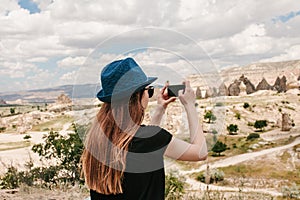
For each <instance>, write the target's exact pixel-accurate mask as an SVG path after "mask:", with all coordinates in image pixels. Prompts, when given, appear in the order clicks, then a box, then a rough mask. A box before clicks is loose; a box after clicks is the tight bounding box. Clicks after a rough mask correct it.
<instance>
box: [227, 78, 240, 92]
mask: <svg viewBox="0 0 300 200" xmlns="http://www.w3.org/2000/svg"><path fill="white" fill-rule="evenodd" d="M240 84H241V82H240V81H238V80H235V81H234V82H233V83H231V84H230V85H229V87H228V95H229V96H238V95H239V94H240V87H239V86H240Z"/></svg>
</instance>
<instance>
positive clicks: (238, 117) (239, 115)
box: [235, 112, 241, 120]
mask: <svg viewBox="0 0 300 200" xmlns="http://www.w3.org/2000/svg"><path fill="white" fill-rule="evenodd" d="M235 118H237V119H238V120H240V119H241V113H239V112H236V113H235Z"/></svg>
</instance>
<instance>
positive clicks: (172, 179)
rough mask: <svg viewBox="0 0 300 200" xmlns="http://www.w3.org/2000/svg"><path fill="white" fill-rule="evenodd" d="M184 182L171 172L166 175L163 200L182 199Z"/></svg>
mask: <svg viewBox="0 0 300 200" xmlns="http://www.w3.org/2000/svg"><path fill="white" fill-rule="evenodd" d="M184 185H185V181H184V179H183V177H181V176H178V175H175V174H174V173H173V172H171V173H169V174H167V175H166V182H165V199H166V200H168V199H174V200H175V199H182V196H183V194H184Z"/></svg>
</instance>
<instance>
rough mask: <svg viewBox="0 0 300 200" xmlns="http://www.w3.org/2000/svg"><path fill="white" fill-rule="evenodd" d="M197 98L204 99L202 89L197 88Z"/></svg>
mask: <svg viewBox="0 0 300 200" xmlns="http://www.w3.org/2000/svg"><path fill="white" fill-rule="evenodd" d="M196 98H197V99H201V98H202V95H201V90H200V87H197V89H196Z"/></svg>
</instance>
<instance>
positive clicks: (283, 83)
mask: <svg viewBox="0 0 300 200" xmlns="http://www.w3.org/2000/svg"><path fill="white" fill-rule="evenodd" d="M286 81H287V80H286V77H285V76H283V77H282V78H281V79H280V83H279V86H280V91H279V92H286V91H287V87H286Z"/></svg>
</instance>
